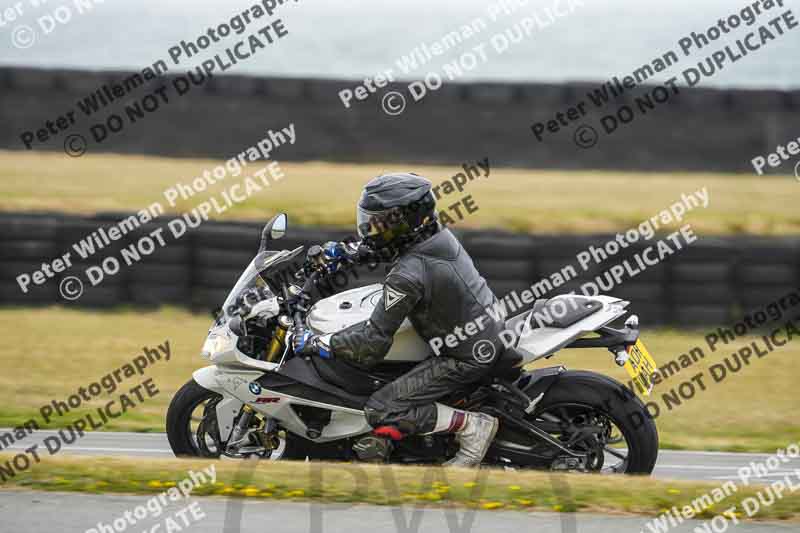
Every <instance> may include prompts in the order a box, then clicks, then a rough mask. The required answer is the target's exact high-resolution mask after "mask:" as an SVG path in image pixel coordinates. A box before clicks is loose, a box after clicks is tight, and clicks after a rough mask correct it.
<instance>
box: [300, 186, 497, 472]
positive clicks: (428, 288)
mask: <svg viewBox="0 0 800 533" xmlns="http://www.w3.org/2000/svg"><path fill="white" fill-rule="evenodd" d="M357 215H358V233H359V236H360V237H361V238H362V239H363V242H364V244H366V245H367V246H368V247H370V248H371V249H372V250H374V251H376V252H380V253H381V255H382V256H384V257H385V255H386V254H387V252H388V255H390V256H391V257H392V259H393V262H392V267H391V270H390V271H389V273H388V275H387V276H386V280H385V281H384V286H383V296H382V298H381V300H380V301H379V302H378V304H377V306H376V307H375V309H374V311H373V313H372V316H371V317H370V319H369V320H366V321H364V322H360V323H358V324H355V325H352V326H350V327H348V328H346V329H344V330H342V331H340V332H337V333H335V334H333V335H330V334H328V335H322V336H313V335H311V334H310V333H308V332H301V334H299V335H295V338H294V340H293V344H294V350H295V352H297V353H303V354H315V355H318V356H320V357H326V358H336V359H339V360H344V361H347V362H349V363H352V364H355V365H357V366H362V367H369V366H372V365H374V364H376V363H378V362H379V361H381V360H382V359H383V358H384V357H385V356H386V354H387V352H388V351H389V348H390V347H391V345H392V340H393V337H394V334H395V332H396V331H397V329H398V328H399V327H400V325H401V324H402V322H403V321H404V320H405V319H406V318H408V319H409V320H410V321H411V324H412V325H413V326H414V328H415V329H416V331H417V333H419V334H420V336H421V337H422V338H423V339H424V340H425V341H426V342H429V341H430V340H431V339H433V338H436V337H439V338H441V339H444V338H445V337H447V336H448V335H449V336H451V338H452V337H453V335H452V334H453V332H454V330H456V328H460V327H461V328H463V327H464V326H465V325H466V324H469V323H471V322H472V321H477V322H478V324H480V325H481V326H482V327H481V328H479V330H478V331H477V333H475V334H474V335H471V336H469V337H466V340H461V341H460V342H458V343H453V342H448V343H445V345H444V346H443V347H442V350H441V353H440V354H438V355H439V356H438V357H431V358H428V359H426V360H425V361H423V362H421V363H419V364H418V365H417V366H415V367H414V368H413V369H412V370H411V371H409V372H408V373H406V374H404V375H403V376H401V377H399V378H397V379H396V380H395V381H394V382H392V383H389V384H388V385H386V386H384V387H383V388H381V389H380V390H378V391H377V392H375V393H374V394H373V395H372V396H371V397H370V398H369V400H368V401H367V403H366V405H365V406H364V412H365V414H366V416H367V421H368V422H369V423H370V425H372V427H373V428H377V427H381V426H388V427H389V428H390V433H393V438H402V436H405V435H424V434H431V433H454V434H455V436H456V440H457V442H458V443H459V451H458V453H457V454H456V456H455V457H454V458H453V459H452V460H450V461H448V462H447V463H446V464H448V465H454V466H477V465H479V464H480V463H481V460H482V459H483V457H484V455H485V454H486V451H487V450H488V448H489V445H490V444H491V442H492V439H494V435H495V433H496V432H497V428H498V424H499V423H498V421H497V419H496V418H494V417H492V416H489V415H487V414H484V413H475V412H466V411H461V410H458V409H454V408H452V407H448V406H446V405H444V404H441V403H438V402H436V400H437V399H440V398H442V397H444V396H447V395H448V394H449V393H451V392H453V391H454V390H456V389H457V388H460V387H463V385H464V384H467V383H471V382H475V381H478V380H480V379H481V378H483V377H485V376H486V375H487V374H488V373H489V371H490V369H491V367H492V363H493V362H494V361H495V360H496V359H497V358H498V357H499V356H500V350H502V349H503V347H502V346H503V345H502V343H500V342H499V341H498V340H497V335H498V333H499V332H500V331H501V330H502V326H501V325H500V324H499V323H496V322H494V321H492V320H491V319H489V318H488V317H487V316H486V312H485V310H486V308H487V307H489V306H491V305H493V304H494V303H495V301H496V299H495V296H494V294H493V293H492V291H491V289H489V287H488V285H487V284H486V281H485V280H484V279H483V278H482V277H481V275H480V274H479V273H478V271H477V270H476V269H475V266H474V265H473V263H472V259H471V258H470V256H469V255H468V254H467V252H466V251H465V250H464V248H463V247H462V246H461V244H460V243H459V241H458V240H457V239H456V237H455V236H454V235H453V234H452V233H451V232H450V230H448V229H447V228H444V227H442V226H441V225H440V223H439V222H438V220H437V217H436V200H435V198H434V196H433V194H432V192H431V183H430V182H429V181H428V180H426V179H424V178H422V177H420V176H418V175H416V174H413V173H404V174H387V175H383V176H379V177H377V178H374V179H373V180H371V181H370V182H369V183H367V185H366V186H365V187H364V190H363V192H362V194H361V199H360V201H359V202H358V208H357ZM476 319H477V320H476ZM476 329H478V328H475V327H473V328H471V329H470V331H474V330H476ZM458 331H460V330H458ZM459 338H463V336H461V335H459ZM479 342H480V343H482V346H481V348H480V349H479V350H477V353H478V354H479V355H475V354H474V353H473V352H474V350H473V347H475V345H476V343H479ZM486 342H490V343H491V348H490V350H489V351H487V349H486V348H487V346H486ZM451 344H454V347H451V346H450V345H451ZM492 353H493V354H494V357H492V355H491V354H492ZM487 354H488V357H487Z"/></svg>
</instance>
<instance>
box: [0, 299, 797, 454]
mask: <svg viewBox="0 0 800 533" xmlns="http://www.w3.org/2000/svg"><path fill="white" fill-rule="evenodd" d="M210 322H211V319H210V318H209V317H207V316H205V315H196V314H191V313H189V312H187V311H184V310H179V309H162V310H158V311H141V310H116V311H78V310H73V309H65V308H61V307H51V308H43V309H38V308H37V309H26V308H0V323H3V324H13V328H11V329H10V338H9V339H8V340H7V342H5V343H2V345H0V362H2V363H3V366H4V368H7V369H15V371H13V372H3V373H0V425H5V426H16V425H18V424H21V423H23V422H24V421H26V420H28V419H30V418H35V419H36V420H37V421H40V422H41V417H40V416H39V408H40V407H41V406H42V405H44V404H48V403H50V402H51V401H52V400H54V399H59V400H64V399H66V397H67V396H69V395H70V394H74V393H75V392H76V391H77V389H78V387H81V386H88V385H89V384H90V383H92V382H93V381H97V380H98V379H100V378H101V377H102V376H103V375H105V374H106V373H108V372H111V371H113V370H114V369H116V368H119V367H120V366H121V365H123V364H124V363H127V362H129V361H130V360H131V359H132V358H133V357H135V356H136V355H138V354H140V353H141V350H142V347H143V346H151V347H152V346H155V345H156V344H159V343H163V342H164V341H165V340H169V341H170V348H171V352H172V355H171V359H170V361H169V362H165V361H163V360H162V361H160V362H157V363H156V364H155V365H153V366H152V367H150V368H149V369H147V370H146V371H145V373H146V376H147V377H150V378H152V379H153V381H154V382H155V384H156V385H157V387H158V389H159V391H160V393H159V394H158V395H157V396H155V397H154V398H152V399H147V401H145V402H144V403H142V404H141V405H139V406H137V407H136V408H135V409H132V410H130V411H129V412H128V413H127V414H125V415H123V416H122V417H120V418H118V419H115V420H112V423H111V424H109V425H108V426H107V427H106V428H105V429H108V430H128V431H164V420H165V414H166V410H167V406H168V404H169V401H170V399H171V398H172V396H173V395H174V393H175V391H177V389H178V388H179V387H180V386H181V385H183V383H185V382H186V381H187V380H188V379H190V377H191V374H192V371H193V370H195V369H197V368H200V367H202V366H205V365H206V361H204V360H203V359H201V358H200V355H199V351H200V346H201V345H202V343H203V341H204V339H205V335H206V332H207V330H208V327H209V325H210ZM703 335H704V332H702V331H696V332H679V331H674V330H648V329H647V328H646V327H645V329H644V331H643V333H642V338H643V339H644V341H645V343H646V344H647V346H648V347H649V349H650V352H651V353H652V354H653V355H654V357H655V359H656V361H657V362H660V363H666V362H667V361H668V360H670V359H674V358H676V357H678V356H679V355H680V354H682V353H686V352H687V351H688V350H689V349H691V348H692V347H694V346H696V345H702V344H703ZM751 340H752V339H751V338H745V339H743V340H741V341H738V342H736V343H734V344H731V345H728V346H727V347H726V349H725V350H718V351H717V352H716V353H714V354H707V356H706V358H705V359H703V360H701V361H700V362H699V363H698V364H697V365H696V366H693V367H690V368H687V369H685V370H683V371H682V372H681V373H680V374H677V375H675V376H673V377H672V378H670V380H668V381H666V382H664V383H661V384H660V385H658V386H657V387H656V389H655V391H654V394H656V395H657V396H658V395H660V394H662V393H663V392H667V391H668V390H669V389H670V388H672V387H676V386H677V385H678V384H679V383H680V382H681V381H683V380H687V379H689V377H690V376H691V375H693V374H695V373H697V372H700V371H705V369H707V368H708V367H709V366H710V365H711V364H714V363H717V362H720V361H721V360H722V359H723V358H724V357H725V356H726V355H728V354H730V353H731V352H733V351H734V350H736V349H738V348H739V347H740V346H743V345H744V344H746V343H748V342H750V341H751ZM706 352H708V350H707V349H706ZM798 357H800V343H797V342H795V343H794V344H793V343H789V344H787V345H786V346H785V347H783V348H781V349H780V350H777V351H775V352H773V353H772V354H770V355H769V356H768V357H766V358H764V359H759V360H755V361H754V362H753V364H751V365H750V366H748V367H746V368H745V369H744V370H742V371H741V372H739V373H737V374H735V375H733V376H731V377H730V378H729V379H727V380H726V381H724V382H722V383H719V384H713V385H710V386H709V387H708V390H706V391H705V392H702V393H698V395H697V396H696V397H695V398H693V399H692V400H691V401H687V402H685V403H684V404H683V405H681V406H680V407H678V408H675V409H673V410H672V411H668V410H666V409H662V410H663V414H661V415H660V416H659V417H658V418H657V419H656V424H657V426H658V429H659V434H660V437H661V447H662V448H676V449H691V450H725V451H754V452H755V451H763V452H772V451H774V450H776V449H778V448H783V447H785V446H786V445H787V444H789V443H790V442H794V441H798V440H800V424H799V423H798V417H797V413H798V412H800V395H797V394H794V393H793V391H794V390H795V389H796V384H797V359H798ZM556 364H564V365H566V366H567V367H568V368H584V369H589V370H595V371H598V372H602V373H605V374H607V375H611V376H613V377H615V378H617V379H620V380H626V375H625V373H624V370H622V369H620V368H618V367H617V366H616V365H615V364H614V362H613V360H612V358H611V356H610V354H608V353H607V352H606V351H605V350H601V349H594V350H566V351H563V352H561V353H560V354H559V355H558V356H556V357H554V358H553V359H550V360H548V361H544V362H542V366H545V365H556ZM141 379H142V378H139V377H136V378H131V379H129V380H127V381H125V382H124V383H123V385H124V386H123V387H121V389H120V391H117V393H115V394H119V392H122V391H126V390H127V389H128V388H130V387H131V386H133V385H135V384H137V383H139V382H140V381H141ZM113 396H114V395H107V394H103V395H101V396H100V397H99V398H98V399H96V400H95V401H93V402H90V403H88V404H86V405H84V406H82V407H81V411H80V412H78V413H75V412H72V413H69V414H67V415H66V416H64V417H61V418H56V419H55V420H54V421H53V423H51V424H49V425H48V426H47V427H63V426H65V425H66V424H67V423H69V422H70V421H72V420H73V419H75V418H77V417H78V415H80V414H84V413H85V412H87V410H93V409H94V408H96V407H99V406H101V405H104V404H105V403H106V402H107V401H108V400H109V399H110V398H112V397H113ZM660 405H661V406H662V407H663V405H664V404H663V402H660Z"/></svg>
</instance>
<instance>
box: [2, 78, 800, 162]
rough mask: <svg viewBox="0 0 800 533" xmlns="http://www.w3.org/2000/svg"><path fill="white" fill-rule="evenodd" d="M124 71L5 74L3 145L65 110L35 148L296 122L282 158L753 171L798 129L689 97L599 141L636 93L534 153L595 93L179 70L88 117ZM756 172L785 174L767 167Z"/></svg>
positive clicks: (161, 140)
mask: <svg viewBox="0 0 800 533" xmlns="http://www.w3.org/2000/svg"><path fill="white" fill-rule="evenodd" d="M133 74H135V73H133V72H86V71H71V70H42V69H32V68H15V67H4V68H0V92H2V95H3V97H2V98H1V99H0V123H2V124H3V128H2V129H0V148H2V149H11V150H24V149H26V147H25V145H24V144H23V142H22V141H21V135H22V134H23V133H25V132H30V133H31V134H35V133H36V132H37V130H39V129H42V128H45V124H46V122H47V121H54V120H57V118H58V117H60V116H61V117H63V116H66V114H67V112H70V111H72V112H74V114H75V121H76V122H75V124H74V125H72V126H70V128H69V129H68V130H66V131H64V132H62V133H59V134H57V135H51V136H50V137H51V138H50V139H48V140H46V141H43V142H38V141H37V142H35V143H34V144H33V147H34V149H37V150H56V151H57V150H64V142H65V138H66V137H67V136H68V135H70V134H80V135H83V136H85V137H86V138H87V139H89V143H88V150H89V151H90V152H93V153H94V152H114V153H134V154H148V155H161V156H173V157H174V156H178V157H212V158H227V157H230V156H231V154H236V153H239V152H240V151H241V149H242V148H244V147H247V146H252V144H253V143H254V142H256V141H258V140H260V139H262V138H264V137H265V136H266V132H267V130H268V129H280V128H281V127H285V126H287V125H288V124H289V123H290V122H291V123H294V124H295V129H296V131H297V139H298V140H297V142H296V143H295V144H294V145H284V146H282V147H281V149H280V156H279V158H280V159H281V160H287V161H309V160H315V161H319V160H324V161H341V162H375V161H381V162H387V163H388V162H396V163H401V162H404V163H441V164H460V163H462V162H463V161H467V160H472V159H474V158H476V157H484V156H489V157H490V158H491V160H492V164H493V165H496V166H498V167H508V166H513V167H522V168H564V169H581V168H608V169H640V170H647V171H656V170H695V171H725V172H748V173H749V172H753V168H752V166H751V165H750V159H752V158H753V157H755V156H757V155H760V154H768V153H770V152H772V151H774V149H775V146H777V145H778V144H782V143H785V142H788V141H790V140H792V139H797V137H798V132H800V113H798V111H800V91H777V90H717V89H706V88H692V89H690V88H684V87H682V88H681V90H680V93H679V94H678V95H675V96H674V97H670V99H669V100H668V101H666V102H665V103H663V104H660V105H659V106H658V107H657V108H656V109H654V110H647V113H646V114H644V115H641V116H638V118H637V119H636V120H635V121H633V122H631V123H626V124H623V125H622V126H620V127H619V128H618V129H616V130H614V131H613V132H612V133H611V134H605V133H604V132H603V131H601V126H600V125H601V124H602V121H601V119H602V118H603V117H604V116H607V115H613V114H616V113H617V111H618V110H619V109H620V108H621V107H622V106H625V105H628V106H634V105H635V104H634V102H635V99H636V97H638V96H645V95H649V94H650V92H652V91H653V89H654V88H655V87H657V86H653V85H649V86H648V85H643V86H642V87H640V88H637V90H636V91H634V92H633V93H631V94H628V93H626V94H624V95H622V96H620V98H618V99H617V100H614V101H611V102H609V103H607V104H605V105H604V106H603V107H600V108H597V107H595V105H594V104H589V105H588V110H587V115H586V116H585V117H584V118H585V121H583V124H588V125H591V126H592V127H594V128H595V129H596V130H597V131H599V133H600V138H599V142H598V145H597V146H596V147H594V148H592V149H583V148H579V147H577V146H576V144H575V138H574V137H575V133H576V131H577V129H578V128H579V127H580V126H581V125H582V122H581V121H577V122H574V123H571V124H570V125H569V126H568V127H562V128H561V130H560V131H558V132H557V133H548V134H547V135H546V137H544V139H543V141H541V142H540V141H538V140H537V139H536V138H535V137H534V135H533V132H532V129H531V126H532V125H533V124H534V123H539V122H541V123H546V122H547V121H549V120H555V117H556V113H564V112H566V110H567V109H568V108H570V107H573V106H575V105H577V104H578V103H579V102H582V101H584V102H586V101H588V100H587V93H589V92H591V91H592V90H594V89H596V88H597V87H599V86H600V85H601V84H600V83H592V84H588V83H584V84H580V83H573V84H564V85H555V84H532V83H447V84H445V85H444V86H442V87H441V88H440V89H439V90H437V91H430V92H429V93H428V94H427V96H426V97H425V98H424V99H422V100H421V101H419V102H414V101H412V100H411V97H410V96H409V95H408V89H407V83H405V84H404V83H394V84H390V86H387V87H386V88H385V92H379V93H377V94H374V95H372V96H371V97H370V98H369V99H368V100H366V101H363V102H358V101H353V102H351V105H350V107H349V108H346V107H345V106H344V105H343V104H342V102H341V101H340V99H339V97H338V93H339V91H341V90H342V89H345V88H351V87H352V86H353V82H352V81H349V82H348V81H338V80H319V79H316V80H315V79H289V78H258V77H247V76H214V77H212V78H210V79H209V80H208V81H207V82H206V83H203V84H202V85H199V86H193V87H192V89H191V91H189V92H187V93H186V94H184V95H182V96H175V95H174V93H175V90H174V89H172V82H173V81H174V79H175V78H176V76H179V75H185V73H183V72H181V73H167V74H165V75H164V76H163V78H162V79H158V80H153V81H151V82H149V83H147V84H143V85H140V86H138V87H135V88H134V89H132V92H130V93H128V94H126V95H125V97H124V98H118V99H116V101H114V102H111V103H110V104H109V105H108V106H107V107H103V108H102V109H99V110H98V111H95V112H92V113H91V114H90V115H87V114H86V113H85V112H84V111H81V110H80V109H79V106H78V105H77V103H78V102H82V101H83V100H84V99H85V98H87V97H90V96H91V95H92V94H93V93H95V91H98V90H101V91H102V90H103V88H104V87H105V88H106V89H105V90H108V87H109V86H111V87H113V84H117V85H119V84H120V83H122V82H123V80H125V79H126V78H129V77H130V76H131V75H133ZM162 85H164V86H166V87H167V88H168V90H169V91H170V93H169V94H171V95H173V96H172V98H173V99H172V100H170V102H169V103H167V104H164V105H162V106H160V107H159V108H158V109H157V110H155V111H153V112H150V113H148V114H146V115H145V116H144V117H143V118H139V119H137V121H136V124H135V125H130V124H129V125H127V126H126V127H125V129H124V130H122V131H121V132H120V133H117V134H113V135H109V136H108V137H107V138H106V139H104V140H101V142H100V143H98V142H95V140H94V139H92V138H91V136H90V131H91V128H92V126H94V125H96V124H101V125H102V124H106V123H107V121H108V119H109V117H111V116H112V115H114V114H116V115H119V116H125V113H126V111H125V109H126V106H128V105H131V106H135V105H138V104H139V103H140V102H141V101H143V99H144V98H145V97H147V96H148V95H151V94H152V93H153V91H154V90H156V89H158V88H159V87H160V86H162ZM389 91H399V92H400V93H402V94H405V95H406V98H407V100H408V105H407V106H406V109H405V111H404V112H403V113H402V115H401V116H389V115H387V114H386V113H384V112H383V111H382V110H381V97H382V96H383V95H384V94H386V93H388V92H389ZM640 92H641V94H640ZM64 120H66V119H64ZM467 125H468V127H465V126H467ZM420 132H424V135H421V134H420ZM765 171H773V172H780V171H781V169H772V168H771V167H769V165H767V166H766V168H765ZM783 173H786V170H785V169H784V170H783Z"/></svg>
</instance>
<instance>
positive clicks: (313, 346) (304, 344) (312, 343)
mask: <svg viewBox="0 0 800 533" xmlns="http://www.w3.org/2000/svg"><path fill="white" fill-rule="evenodd" d="M292 349H293V350H294V353H295V354H297V355H316V356H318V357H321V358H322V359H331V351H330V348H329V347H328V346H327V345H326V343H324V342H323V341H322V340H321V338H320V336H319V335H312V334H311V333H309V332H308V331H306V330H300V331H297V332H295V334H294V336H293V337H292Z"/></svg>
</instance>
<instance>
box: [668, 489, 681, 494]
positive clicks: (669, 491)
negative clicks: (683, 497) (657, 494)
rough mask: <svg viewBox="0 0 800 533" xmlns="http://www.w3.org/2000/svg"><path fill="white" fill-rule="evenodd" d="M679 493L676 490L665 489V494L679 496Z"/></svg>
mask: <svg viewBox="0 0 800 533" xmlns="http://www.w3.org/2000/svg"><path fill="white" fill-rule="evenodd" d="M680 493H681V491H679V490H678V489H667V494H680Z"/></svg>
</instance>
